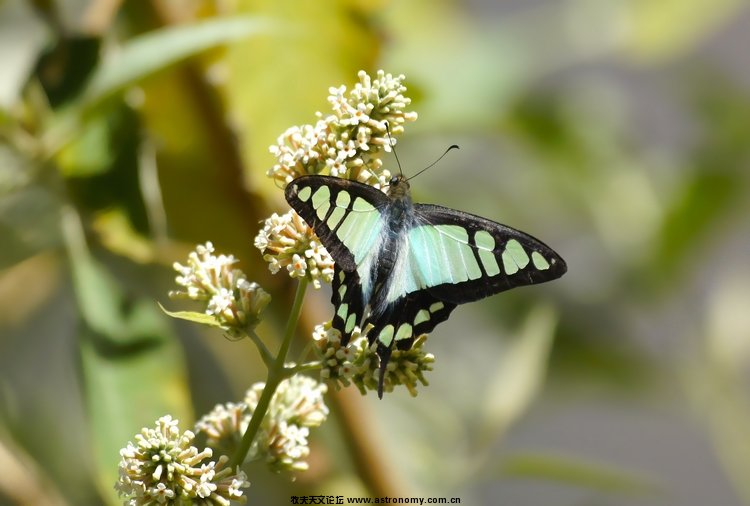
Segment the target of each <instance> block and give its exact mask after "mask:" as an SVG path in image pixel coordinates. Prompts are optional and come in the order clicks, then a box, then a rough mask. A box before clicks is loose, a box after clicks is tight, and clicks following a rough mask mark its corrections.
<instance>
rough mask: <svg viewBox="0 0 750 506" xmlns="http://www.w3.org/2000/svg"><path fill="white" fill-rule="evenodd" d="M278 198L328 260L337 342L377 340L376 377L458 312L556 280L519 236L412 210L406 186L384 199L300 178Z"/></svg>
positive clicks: (538, 245)
mask: <svg viewBox="0 0 750 506" xmlns="http://www.w3.org/2000/svg"><path fill="white" fill-rule="evenodd" d="M286 199H287V201H288V202H289V204H290V205H291V206H292V207H293V208H294V209H295V210H296V211H297V213H299V215H300V216H302V218H303V219H304V220H305V221H306V222H307V223H308V224H309V225H310V226H311V227H313V229H314V230H315V233H316V235H317V236H318V237H319V238H320V240H321V242H322V243H323V245H324V246H325V247H326V249H327V250H328V251H329V252H330V253H331V256H332V257H333V259H334V261H335V268H334V279H333V295H332V298H331V302H332V303H333V304H334V307H335V315H334V318H333V326H334V328H336V329H338V330H339V331H340V332H341V335H342V344H344V345H345V344H346V343H347V342H348V341H349V339H350V338H351V335H352V332H353V330H354V327H355V326H359V328H360V329H365V328H367V327H368V326H370V325H372V327H371V329H370V330H369V332H368V334H367V335H368V339H369V340H370V342H371V343H373V342H377V345H378V355H379V356H380V361H381V362H380V367H381V377H380V386H379V390H378V393H379V395H381V396H382V389H383V375H384V372H385V368H386V366H387V363H388V360H389V358H390V355H391V350H392V349H393V347H394V346H396V347H398V348H399V349H409V348H410V347H411V345H412V343H413V342H414V339H415V338H416V337H418V336H419V335H421V334H426V333H429V332H431V331H432V329H433V328H435V326H436V325H437V324H439V323H440V322H443V321H445V320H446V319H447V318H448V316H449V315H450V312H451V311H452V310H453V309H455V307H456V306H457V305H459V304H463V303H465V302H471V301H474V300H478V299H481V298H484V297H487V296H489V295H492V294H495V293H498V292H501V291H504V290H508V289H510V288H514V287H516V286H522V285H528V284H534V283H541V282H544V281H549V280H552V279H556V278H558V277H560V276H562V275H563V274H564V273H565V271H566V266H565V262H564V261H563V260H562V258H561V257H560V256H559V255H558V254H557V253H555V252H554V251H553V250H552V249H551V248H549V247H548V246H546V245H545V244H544V243H542V242H541V241H539V240H537V239H535V238H533V237H531V236H530V235H528V234H525V233H523V232H520V231H518V230H515V229H512V228H510V227H507V226H505V225H502V224H500V223H496V222H493V221H491V220H488V219H485V218H482V217H479V216H475V215H472V214H469V213H465V212H462V211H458V210H455V209H449V208H446V207H441V206H436V205H431V204H413V203H412V200H411V195H410V188H409V183H408V181H407V180H406V179H405V178H404V177H403V176H394V178H393V179H392V180H391V182H390V184H389V186H388V194H385V193H383V192H382V191H380V190H378V189H376V188H373V187H371V186H368V185H365V184H362V183H358V182H356V181H350V180H346V179H341V178H335V177H330V176H302V177H299V178H297V179H295V180H294V181H292V182H291V183H290V184H289V185H288V186H287V189H286Z"/></svg>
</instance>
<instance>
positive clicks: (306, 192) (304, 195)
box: [297, 186, 312, 202]
mask: <svg viewBox="0 0 750 506" xmlns="http://www.w3.org/2000/svg"><path fill="white" fill-rule="evenodd" d="M310 195H312V188H310V187H309V186H305V187H304V188H302V189H301V190H300V191H299V192H298V193H297V197H299V199H300V200H301V201H302V202H307V200H308V199H309V198H310Z"/></svg>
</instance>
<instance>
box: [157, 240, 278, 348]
mask: <svg viewBox="0 0 750 506" xmlns="http://www.w3.org/2000/svg"><path fill="white" fill-rule="evenodd" d="M214 251H215V250H214V246H213V244H211V243H210V242H207V243H206V244H205V245H198V246H197V247H196V249H195V251H193V252H191V253H190V255H189V256H188V261H187V265H182V264H180V263H178V262H175V263H174V268H175V270H176V271H177V272H178V276H177V278H176V279H175V281H176V282H177V284H178V285H180V286H182V287H183V290H175V291H172V292H170V293H169V295H170V297H172V298H183V299H192V300H196V301H201V302H205V303H206V310H205V313H206V314H207V315H209V316H212V317H213V318H214V319H215V320H216V322H217V323H218V324H219V326H221V327H222V328H223V329H224V330H226V331H227V332H228V333H229V334H230V335H244V333H246V332H247V331H249V330H252V329H253V328H255V326H256V325H257V324H258V322H260V314H261V312H262V311H263V309H264V308H265V307H266V306H267V305H268V303H269V302H270V301H271V296H270V295H268V293H267V292H266V291H265V290H263V288H261V287H260V285H258V284H257V283H251V282H250V281H248V280H247V278H246V277H245V273H243V272H242V271H241V270H239V269H235V268H234V267H233V266H234V264H236V263H237V259H236V258H235V257H234V256H232V255H223V254H221V255H215V254H214Z"/></svg>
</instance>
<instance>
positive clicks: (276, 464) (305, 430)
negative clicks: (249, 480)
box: [196, 375, 328, 472]
mask: <svg viewBox="0 0 750 506" xmlns="http://www.w3.org/2000/svg"><path fill="white" fill-rule="evenodd" d="M264 388H265V384H264V383H256V384H254V385H253V386H252V387H251V388H250V389H249V390H248V391H247V392H246V393H245V399H244V400H243V402H242V403H238V404H233V403H228V404H226V405H223V406H222V405H220V406H216V407H215V408H214V410H213V411H212V412H211V413H209V414H208V415H206V416H204V417H203V418H201V420H200V421H198V423H197V424H196V430H197V431H199V432H203V433H205V434H206V435H207V436H208V444H209V445H211V446H212V447H219V448H222V449H228V450H230V451H231V450H233V446H234V445H236V444H237V443H238V442H239V440H240V438H241V437H242V434H243V433H244V432H245V430H246V429H247V426H248V424H249V423H250V419H251V417H252V415H253V413H254V412H255V409H256V407H257V405H258V401H259V399H260V396H261V394H262V393H263V389H264ZM325 392H326V386H325V385H323V384H321V383H318V382H316V381H315V380H313V379H312V378H309V377H307V376H302V375H295V376H292V377H291V378H289V379H286V380H284V381H282V382H281V383H280V384H279V386H278V388H277V390H276V392H275V393H274V396H273V399H272V400H271V405H270V406H269V408H268V411H267V412H266V414H265V416H264V418H263V422H262V423H261V428H260V430H259V432H258V435H257V436H256V438H255V440H254V442H253V445H252V447H251V448H250V452H249V457H248V458H249V459H263V460H265V461H266V462H267V463H268V465H269V466H270V467H271V469H273V470H274V471H277V472H278V471H304V470H306V469H307V467H308V465H307V462H305V460H304V459H305V458H307V456H308V455H309V454H310V449H309V447H308V442H307V438H308V436H309V435H310V429H311V428H313V427H318V426H319V425H320V424H322V423H323V422H324V421H325V420H326V418H327V417H328V407H327V406H326V405H325V403H324V401H323V394H325Z"/></svg>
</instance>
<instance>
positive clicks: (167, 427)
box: [115, 416, 250, 506]
mask: <svg viewBox="0 0 750 506" xmlns="http://www.w3.org/2000/svg"><path fill="white" fill-rule="evenodd" d="M194 438H195V435H194V434H193V433H192V432H190V431H185V432H184V433H181V432H180V429H179V427H178V422H177V420H173V419H172V417H170V416H164V417H162V418H160V419H159V420H157V422H156V427H155V428H153V429H147V428H144V429H143V430H142V431H141V433H140V434H137V435H136V436H135V441H136V442H135V444H133V443H132V442H128V445H127V446H126V447H125V448H123V449H122V450H120V456H121V460H120V477H119V479H118V481H117V483H116V484H115V489H116V490H117V492H118V494H119V495H120V496H121V497H125V499H126V501H125V504H127V505H129V506H140V505H151V504H183V503H190V504H218V505H222V506H229V504H231V501H244V499H245V498H244V496H243V493H242V490H241V489H243V488H247V487H249V486H250V483H249V482H248V481H247V476H246V475H245V473H244V472H242V471H240V470H239V469H237V471H236V472H233V470H232V469H230V468H227V467H224V466H225V465H226V463H227V462H228V460H229V459H228V458H227V457H226V456H223V455H222V456H221V457H220V458H219V460H218V461H212V460H208V459H210V458H211V456H212V454H213V452H212V450H211V449H210V448H206V449H204V450H203V451H199V450H198V449H197V448H196V447H194V446H192V445H191V444H192V442H193V439H194ZM207 460H208V461H207Z"/></svg>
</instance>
